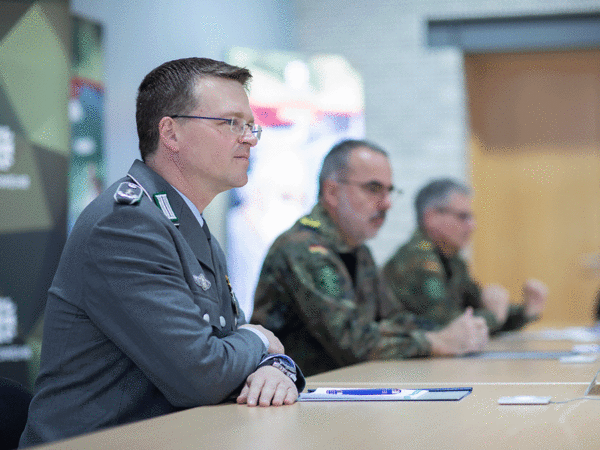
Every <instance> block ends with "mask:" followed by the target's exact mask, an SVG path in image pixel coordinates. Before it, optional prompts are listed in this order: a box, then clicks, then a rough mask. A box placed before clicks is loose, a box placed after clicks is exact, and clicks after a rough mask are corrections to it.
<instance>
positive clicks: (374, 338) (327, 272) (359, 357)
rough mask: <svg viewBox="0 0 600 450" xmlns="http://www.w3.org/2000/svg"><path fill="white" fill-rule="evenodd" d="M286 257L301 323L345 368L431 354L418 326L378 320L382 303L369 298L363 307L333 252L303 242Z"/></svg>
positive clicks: (291, 249) (286, 253)
mask: <svg viewBox="0 0 600 450" xmlns="http://www.w3.org/2000/svg"><path fill="white" fill-rule="evenodd" d="M284 258H285V263H284V264H285V266H286V272H287V273H286V276H285V283H286V284H287V285H288V288H287V290H288V292H289V295H290V296H293V302H294V303H295V304H296V306H297V309H298V311H299V315H300V316H301V320H302V321H303V322H304V324H305V325H306V328H307V329H308V331H309V333H310V334H311V335H312V336H313V337H315V338H316V339H317V340H318V341H319V342H320V343H321V345H322V346H323V347H324V348H325V349H326V350H327V352H328V353H329V354H330V355H331V356H332V357H333V358H335V359H336V360H337V361H339V363H340V364H343V365H347V364H353V363H356V362H358V361H364V360H367V359H379V358H385V359H395V358H404V357H410V356H418V355H426V354H429V353H430V345H429V343H428V341H427V340H426V339H425V336H424V334H423V332H420V331H418V330H417V329H416V326H415V325H414V322H412V324H406V323H402V322H401V321H400V320H396V318H390V319H389V320H383V321H380V322H377V321H375V320H373V319H374V317H375V316H376V313H375V312H374V310H375V309H376V308H377V305H376V299H368V301H369V302H370V303H369V304H358V303H357V301H356V298H355V291H354V288H353V283H352V279H351V278H350V276H349V275H348V273H347V270H346V268H345V266H344V263H343V262H342V260H341V259H340V258H339V256H338V255H337V254H336V253H334V252H333V251H331V250H329V249H328V248H326V247H324V246H321V245H308V246H307V245H306V243H303V244H302V245H299V246H297V247H291V248H290V247H288V248H286V249H285V256H284ZM282 264H283V262H282ZM282 278H283V277H279V279H282Z"/></svg>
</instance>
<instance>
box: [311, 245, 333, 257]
mask: <svg viewBox="0 0 600 450" xmlns="http://www.w3.org/2000/svg"><path fill="white" fill-rule="evenodd" d="M308 251H309V252H311V253H320V254H321V255H327V254H328V253H329V250H327V249H326V248H325V247H323V246H322V245H318V244H315V245H309V246H308Z"/></svg>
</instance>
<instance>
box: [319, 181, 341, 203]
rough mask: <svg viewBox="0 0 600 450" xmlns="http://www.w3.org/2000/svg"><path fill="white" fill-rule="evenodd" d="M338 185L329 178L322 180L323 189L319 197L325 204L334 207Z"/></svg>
mask: <svg viewBox="0 0 600 450" xmlns="http://www.w3.org/2000/svg"><path fill="white" fill-rule="evenodd" d="M339 190H340V185H339V183H338V182H337V181H335V180H332V179H331V178H329V179H327V180H325V181H324V182H323V191H322V195H321V197H322V198H323V202H324V203H325V204H326V205H329V206H332V207H336V206H337V205H338V202H339V200H338V198H339Z"/></svg>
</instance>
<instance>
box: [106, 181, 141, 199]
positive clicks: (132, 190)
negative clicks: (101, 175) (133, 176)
mask: <svg viewBox="0 0 600 450" xmlns="http://www.w3.org/2000/svg"><path fill="white" fill-rule="evenodd" d="M142 195H144V191H143V190H142V188H141V187H140V186H138V185H137V184H135V183H131V182H129V181H123V182H122V183H121V184H119V187H118V188H117V191H116V192H115V194H114V195H113V198H114V199H115V202H117V203H120V204H123V205H135V204H136V203H139V202H140V200H141V199H142Z"/></svg>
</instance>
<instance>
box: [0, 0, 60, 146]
mask: <svg viewBox="0 0 600 450" xmlns="http://www.w3.org/2000/svg"><path fill="white" fill-rule="evenodd" d="M62 33H63V32H62V30H61V31H60V34H62ZM68 50H69V49H67V48H65V46H64V45H63V43H62V42H61V41H60V39H59V36H57V31H56V30H55V29H54V28H53V27H52V23H51V21H49V20H48V18H47V16H46V14H45V11H44V8H42V7H40V6H39V5H37V4H35V5H33V6H32V7H31V8H30V9H29V10H28V11H27V13H26V14H25V15H24V16H23V17H22V18H21V20H19V21H18V22H17V23H16V24H15V25H14V26H13V27H12V29H11V31H10V32H9V33H8V34H7V35H6V36H5V37H4V39H3V40H2V42H1V45H0V88H2V89H3V90H4V91H5V92H6V95H7V97H8V98H9V101H10V102H11V104H12V106H13V109H14V110H15V112H16V114H17V116H18V117H19V120H20V121H21V123H22V124H23V127H24V128H25V130H26V133H27V137H28V139H29V140H30V141H32V142H34V143H36V144H38V145H40V146H42V147H45V148H48V149H51V150H54V151H56V152H59V153H63V154H65V155H67V154H68V153H69V139H70V136H69V124H68V117H67V116H66V115H65V114H64V111H66V110H67V102H68V90H67V89H68V84H66V83H65V80H68V77H69V74H70V61H69V60H70V58H69V57H68ZM26 93H27V94H26Z"/></svg>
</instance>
